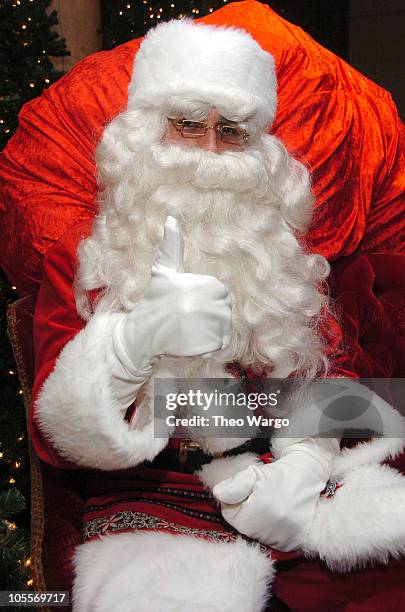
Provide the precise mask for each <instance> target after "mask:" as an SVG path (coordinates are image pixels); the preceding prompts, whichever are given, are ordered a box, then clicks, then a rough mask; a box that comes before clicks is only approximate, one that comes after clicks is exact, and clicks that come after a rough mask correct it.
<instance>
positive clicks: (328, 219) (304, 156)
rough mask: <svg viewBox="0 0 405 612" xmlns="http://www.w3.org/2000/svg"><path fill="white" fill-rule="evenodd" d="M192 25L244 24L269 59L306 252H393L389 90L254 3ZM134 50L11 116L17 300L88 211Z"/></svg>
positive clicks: (8, 235)
mask: <svg viewBox="0 0 405 612" xmlns="http://www.w3.org/2000/svg"><path fill="white" fill-rule="evenodd" d="M202 21H203V22H206V23H211V24H225V25H234V26H237V27H243V28H245V29H246V30H247V31H249V32H250V33H251V34H252V35H253V36H254V37H255V38H256V39H257V40H258V42H259V43H260V44H261V45H262V46H263V48H264V49H266V50H268V51H270V52H271V53H272V54H273V55H274V58H275V62H276V69H277V78H278V110H277V114H276V118H275V121H274V125H273V126H272V132H273V133H274V134H276V135H277V136H279V137H280V138H281V139H282V140H283V141H284V142H285V143H286V146H287V148H288V149H289V151H290V152H291V153H292V154H294V155H295V156H296V157H297V158H299V159H300V160H301V161H303V162H304V163H306V165H307V166H308V168H309V169H310V170H311V172H312V176H313V186H314V192H315V195H316V208H317V215H316V219H315V222H314V225H313V228H312V230H311V232H310V234H309V238H308V242H309V245H310V247H311V248H313V249H316V250H317V251H319V252H320V253H322V254H323V255H325V256H326V257H328V258H330V259H336V258H338V257H341V256H344V255H349V254H351V253H353V252H354V251H355V250H356V249H357V248H358V247H359V246H360V247H361V248H362V249H363V250H368V251H372V250H373V251H377V250H379V251H384V252H403V249H404V246H403V244H404V239H403V238H404V224H403V218H404V215H405V199H404V195H403V194H404V172H403V170H404V161H403V159H404V158H403V155H402V152H403V138H404V131H403V126H402V124H401V122H400V120H399V119H398V114H397V111H396V108H395V105H394V104H393V102H392V99H391V96H390V94H389V93H388V92H386V91H384V90H383V89H381V88H380V87H378V86H377V85H375V84H374V83H372V82H370V81H369V80H367V79H366V78H365V77H364V76H362V75H361V74H359V73H358V72H356V71H355V70H354V69H353V68H351V67H350V66H349V65H348V64H346V63H345V62H344V61H342V60H341V59H339V58H338V57H336V56H335V55H333V54H332V53H330V52H329V51H327V50H326V49H324V48H322V47H321V46H320V45H318V44H317V43H316V42H315V41H313V40H312V39H311V38H310V36H308V34H306V33H305V32H303V31H302V30H301V29H300V28H298V27H297V26H294V25H292V24H290V23H288V22H286V21H284V20H283V19H282V18H281V17H280V16H279V15H277V14H276V13H274V12H273V11H272V10H271V9H270V8H269V7H267V6H264V5H262V4H260V3H258V2H255V1H253V0H246V1H245V2H239V3H231V4H229V5H227V6H224V7H223V8H222V9H221V10H219V11H217V12H215V13H212V14H210V15H208V16H207V17H204V18H203V19H202ZM139 44H140V40H139V39H138V40H133V41H130V42H128V43H126V44H124V45H121V46H120V47H117V48H116V49H113V50H112V51H108V52H100V53H96V54H94V55H91V56H89V57H87V58H86V59H84V60H83V61H82V62H80V63H79V64H77V65H76V66H75V67H74V68H73V69H72V70H71V71H70V72H69V73H68V74H67V75H65V76H64V77H63V78H62V79H60V80H59V81H57V82H56V83H55V84H53V85H52V86H51V87H49V88H48V89H46V90H45V91H44V92H43V94H42V95H41V96H40V97H39V98H36V99H35V100H32V101H30V102H28V103H27V104H26V105H25V106H24V107H23V108H22V110H21V112H20V116H19V122H20V125H19V128H18V130H17V132H16V134H15V135H14V137H13V138H12V139H11V140H10V141H9V143H8V145H7V147H6V149H5V150H4V151H3V152H2V154H1V155H0V222H1V224H2V227H3V241H2V242H1V244H0V264H1V266H2V267H3V268H4V269H5V270H6V272H7V274H8V276H9V278H10V279H11V280H12V282H13V283H14V284H15V285H16V286H17V289H18V292H19V294H20V295H26V294H29V293H35V292H37V290H38V286H39V283H40V279H41V259H42V256H43V254H44V252H45V251H46V249H47V248H48V247H49V245H50V244H52V243H53V242H54V241H56V240H58V239H59V238H60V237H61V236H62V234H63V233H64V232H65V231H66V230H67V229H68V228H70V227H72V226H74V225H75V224H77V223H79V222H81V221H83V220H85V219H90V218H92V216H93V215H94V212H95V192H96V182H95V165H94V149H95V146H96V143H97V141H98V139H99V138H100V135H101V133H102V131H103V129H104V126H105V125H106V123H108V122H109V121H110V120H111V119H112V118H113V117H114V116H115V115H117V114H118V113H119V112H120V111H122V110H123V109H124V108H125V106H126V100H127V87H128V82H129V79H130V75H131V71H132V64H133V59H134V56H135V53H136V51H137V49H138V47H139Z"/></svg>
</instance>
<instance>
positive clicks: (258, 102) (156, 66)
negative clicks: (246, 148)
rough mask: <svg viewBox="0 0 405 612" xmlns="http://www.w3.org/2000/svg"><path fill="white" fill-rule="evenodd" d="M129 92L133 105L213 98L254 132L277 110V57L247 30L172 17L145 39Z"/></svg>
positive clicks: (226, 114) (178, 103)
mask: <svg viewBox="0 0 405 612" xmlns="http://www.w3.org/2000/svg"><path fill="white" fill-rule="evenodd" d="M128 93H129V97H128V110H131V109H135V108H138V109H139V108H144V109H146V108H151V107H153V108H159V109H162V110H163V111H167V109H173V108H179V109H181V105H182V102H183V104H184V102H185V101H188V100H190V101H193V102H202V103H204V104H207V103H208V104H209V105H210V106H215V107H216V108H217V109H218V111H219V112H220V113H221V115H222V116H224V117H226V118H227V119H229V120H232V121H238V122H241V123H244V124H245V125H246V127H247V129H248V131H249V132H250V134H251V135H253V136H254V135H258V134H260V133H261V132H262V131H264V130H265V129H266V128H267V127H268V126H269V125H270V124H271V123H272V121H273V119H274V115H275V112H276V105H277V80H276V75H275V69H274V60H273V57H272V56H271V55H270V53H267V52H266V51H264V50H263V49H262V48H261V47H260V46H259V45H258V43H257V42H256V41H254V40H253V38H252V37H251V36H250V34H248V33H247V32H245V31H244V30H241V29H235V28H231V27H217V26H211V25H204V24H200V23H195V22H193V21H191V20H189V19H186V20H182V21H178V20H173V21H169V22H167V23H161V24H159V25H158V26H157V27H155V28H154V29H152V30H150V31H149V32H148V34H147V35H146V37H145V38H144V40H143V42H142V44H141V46H140V48H139V51H138V53H137V55H136V58H135V63H134V69H133V75H132V79H131V83H130V85H129V90H128Z"/></svg>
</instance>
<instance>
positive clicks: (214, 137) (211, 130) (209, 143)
mask: <svg viewBox="0 0 405 612" xmlns="http://www.w3.org/2000/svg"><path fill="white" fill-rule="evenodd" d="M218 140H219V134H218V133H217V131H216V129H215V127H208V128H207V131H206V133H205V136H204V137H203V138H202V139H201V141H200V143H199V145H200V147H201V148H203V149H206V150H207V151H212V152H213V153H217V152H218V151H219V148H220V147H219V146H218Z"/></svg>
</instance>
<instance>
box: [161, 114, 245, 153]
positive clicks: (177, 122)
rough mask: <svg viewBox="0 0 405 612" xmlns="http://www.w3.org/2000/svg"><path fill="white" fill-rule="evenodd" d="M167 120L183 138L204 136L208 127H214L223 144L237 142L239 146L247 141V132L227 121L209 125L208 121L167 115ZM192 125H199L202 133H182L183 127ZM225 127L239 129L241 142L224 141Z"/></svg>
mask: <svg viewBox="0 0 405 612" xmlns="http://www.w3.org/2000/svg"><path fill="white" fill-rule="evenodd" d="M168 119H169V121H170V122H171V123H172V124H173V125H174V127H175V128H176V130H177V131H178V132H180V133H181V135H182V136H183V138H201V137H202V136H205V134H206V133H207V130H208V129H209V128H212V129H214V130H215V131H216V132H217V134H219V137H220V139H221V142H223V143H224V144H238V145H239V146H243V145H246V144H247V143H248V141H249V134H248V132H247V131H246V130H245V129H243V128H241V127H239V126H235V125H230V124H228V123H221V122H219V123H217V124H216V125H210V124H208V123H205V122H204V121H193V120H192V119H178V118H177V119H171V118H170V117H168ZM185 124H187V125H188V127H192V126H193V125H195V126H196V127H197V126H198V127H200V126H201V129H202V133H201V134H186V135H184V128H185V127H187V125H185ZM225 128H232V129H236V130H239V132H240V134H241V142H239V143H234V142H226V141H225V140H223V135H222V133H223V130H224V129H225Z"/></svg>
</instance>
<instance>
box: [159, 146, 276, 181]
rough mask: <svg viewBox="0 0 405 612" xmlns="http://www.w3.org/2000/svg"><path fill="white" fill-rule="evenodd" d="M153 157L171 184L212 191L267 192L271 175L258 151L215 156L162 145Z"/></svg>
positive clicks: (209, 152)
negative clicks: (188, 184)
mask: <svg viewBox="0 0 405 612" xmlns="http://www.w3.org/2000/svg"><path fill="white" fill-rule="evenodd" d="M151 156H152V159H153V161H154V162H155V164H156V165H157V166H158V168H159V171H160V172H163V173H164V180H167V182H170V183H173V182H176V183H177V182H181V183H183V184H184V183H190V184H192V185H193V186H195V187H197V188H199V189H203V190H208V189H227V190H228V189H229V190H231V191H233V192H236V193H244V192H247V191H249V192H252V190H259V191H260V192H262V193H263V192H266V190H267V186H268V172H266V171H265V165H264V160H263V155H262V153H261V152H260V151H258V150H257V149H249V150H245V151H224V152H223V153H212V152H211V151H206V150H204V149H199V148H198V147H186V146H183V145H178V144H158V145H154V146H153V147H152V148H151Z"/></svg>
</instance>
